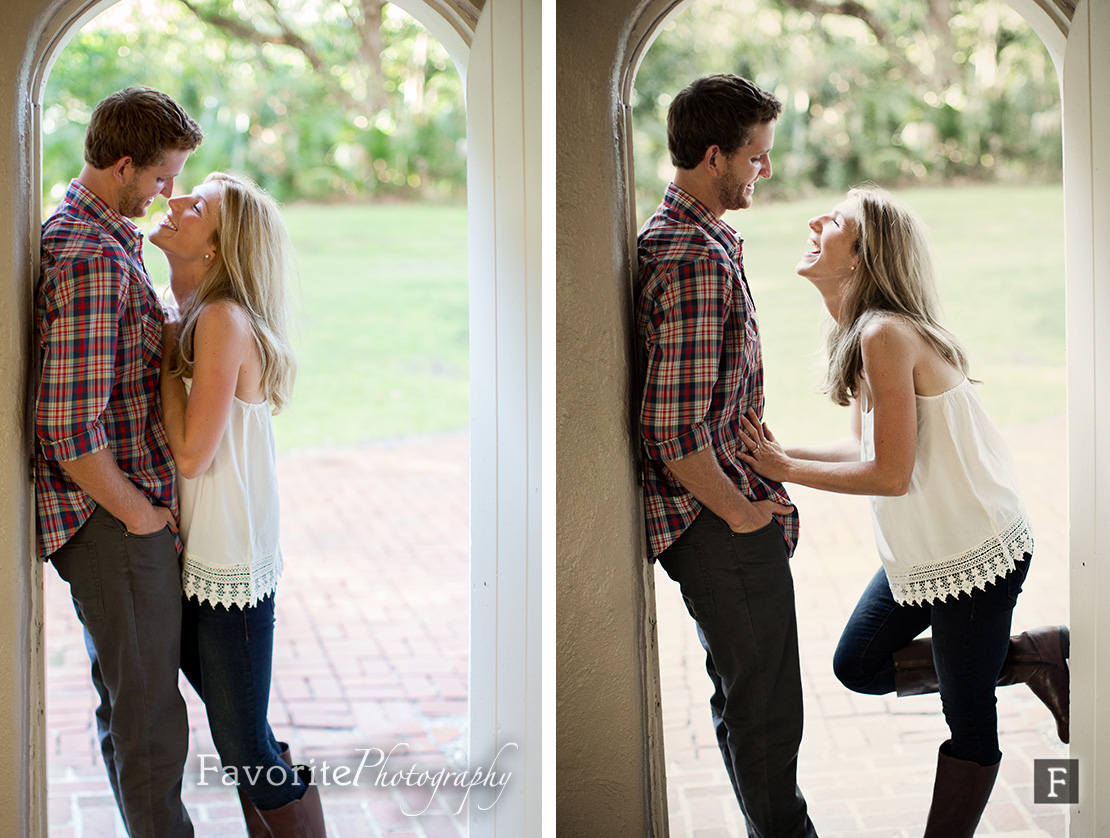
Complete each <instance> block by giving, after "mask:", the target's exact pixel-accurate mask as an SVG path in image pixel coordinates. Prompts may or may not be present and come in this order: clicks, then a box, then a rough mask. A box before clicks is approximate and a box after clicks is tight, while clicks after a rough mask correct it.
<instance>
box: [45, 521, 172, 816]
mask: <svg viewBox="0 0 1110 838" xmlns="http://www.w3.org/2000/svg"><path fill="white" fill-rule="evenodd" d="M50 560H51V561H52V562H53V563H54V566H55V567H56V568H57V570H58V573H59V575H61V577H62V578H63V579H65V580H66V582H68V583H69V589H70V594H71V596H72V597H73V606H74V608H75V609H76V610H77V616H78V617H79V618H80V619H81V623H82V625H83V626H84V627H85V645H86V647H87V648H88V651H89V658H90V660H91V662H92V680H93V685H94V686H95V687H96V691H97V693H98V694H99V695H100V706H99V707H98V708H97V711H96V723H97V730H98V733H99V735H100V748H101V752H102V753H103V754H104V764H105V766H106V767H107V769H108V779H109V780H110V782H111V784H112V791H113V792H115V795H116V802H117V803H118V804H119V809H120V813H121V814H122V816H123V822H124V824H125V825H126V827H127V831H128V833H129V834H130V835H131V836H132V838H191V836H192V835H193V825H192V822H191V821H190V820H189V814H188V812H186V811H185V807H184V805H183V804H182V802H181V780H182V774H183V772H184V769H185V758H186V756H187V755H188V753H189V722H188V718H187V716H186V712H185V701H184V699H182V697H181V692H180V691H179V690H178V688H177V672H178V666H179V663H180V659H181V566H180V562H179V560H178V556H177V547H176V545H175V542H174V537H173V533H171V532H170V530H169V528H168V527H167V528H166V529H164V530H162V531H161V532H158V533H154V534H153V535H145V536H136V535H131V534H129V533H128V532H127V529H126V527H124V525H123V524H122V523H121V522H120V521H118V520H116V519H115V518H114V517H112V516H111V515H110V514H108V513H107V512H106V511H104V510H103V509H101V508H99V507H98V508H97V509H96V511H94V512H93V514H92V517H90V518H89V520H88V521H86V522H85V525H84V526H83V527H81V529H79V530H78V531H77V532H76V533H74V535H73V537H72V538H71V539H70V540H69V541H67V542H66V543H65V545H63V546H62V547H61V549H59V550H58V551H57V552H55V553H54V555H53V556H51V557H50Z"/></svg>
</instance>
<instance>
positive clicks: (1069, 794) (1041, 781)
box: [1033, 759, 1079, 805]
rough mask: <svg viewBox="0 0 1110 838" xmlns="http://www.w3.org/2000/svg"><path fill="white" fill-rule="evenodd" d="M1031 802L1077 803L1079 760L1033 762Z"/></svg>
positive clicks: (1039, 760)
mask: <svg viewBox="0 0 1110 838" xmlns="http://www.w3.org/2000/svg"><path fill="white" fill-rule="evenodd" d="M1033 802H1034V803H1056V804H1064V805H1066V804H1071V803H1078V802H1079V760H1077V759H1035V760H1033Z"/></svg>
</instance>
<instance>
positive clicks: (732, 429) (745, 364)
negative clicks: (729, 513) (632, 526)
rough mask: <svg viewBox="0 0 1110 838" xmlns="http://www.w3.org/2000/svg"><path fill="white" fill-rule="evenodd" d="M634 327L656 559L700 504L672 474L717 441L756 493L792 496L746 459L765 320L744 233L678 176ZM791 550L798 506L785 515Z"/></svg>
mask: <svg viewBox="0 0 1110 838" xmlns="http://www.w3.org/2000/svg"><path fill="white" fill-rule="evenodd" d="M638 241H639V261H640V266H639V273H638V276H637V279H636V315H635V317H636V329H637V333H638V335H639V339H640V345H641V348H642V349H643V352H644V355H643V363H644V368H643V371H644V391H643V399H642V401H641V404H640V433H641V436H642V440H643V450H644V467H643V482H644V486H643V490H644V507H645V511H646V513H647V534H648V547H649V553H650V555H651V557H652V558H653V559H654V558H655V557H657V556H658V555H659V554H660V553H662V552H663V551H664V550H666V549H667V547H669V546H670V545H671V543H672V542H674V540H675V539H677V538H678V537H679V536H680V535H682V533H683V531H684V530H685V529H686V527H688V526H689V525H690V523H691V522H693V520H694V518H696V517H697V515H698V513H699V512H700V511H701V508H702V506H701V504H700V503H699V502H698V501H697V500H696V499H695V498H694V496H693V495H691V494H690V493H689V492H688V491H686V489H685V488H683V486H682V484H681V483H679V482H678V480H677V479H676V478H675V477H674V475H673V474H671V472H670V470H669V469H668V468H667V467H666V465H665V464H664V463H663V460H664V459H668V460H677V459H681V458H683V457H687V456H689V455H690V454H694V453H696V452H697V451H700V450H702V449H703V448H708V447H712V449H713V451H714V452H715V453H716V455H717V461H718V462H719V463H720V465H721V468H722V469H723V470H724V473H725V475H726V476H727V477H728V478H729V479H730V480H731V481H732V482H733V484H735V486H736V487H737V488H738V489H739V490H740V491H741V492H742V493H743V494H744V496H745V497H747V498H748V499H749V500H753V501H754V500H766V499H771V500H775V501H778V502H779V503H790V499H789V497H788V496H787V494H786V490H785V489H784V488H783V486H782V484H781V483H778V482H776V481H773V480H767V479H765V478H763V477H760V476H759V475H758V474H756V473H755V472H754V471H752V470H751V469H750V468H749V467H748V466H747V465H746V464H745V463H744V462H743V461H742V460H741V459H740V458H739V456H737V455H738V452H739V451H740V450H742V448H743V444H742V443H741V441H740V417H741V416H743V415H744V414H746V413H747V411H748V409H749V408H754V409H755V411H756V413H757V414H758V415H759V416H760V417H762V416H763V355H762V351H761V349H760V344H759V322H758V320H757V319H756V313H755V304H754V303H753V302H752V297H751V292H750V290H749V289H748V280H747V277H746V276H745V275H744V260H743V255H742V253H743V242H742V240H741V239H740V238H739V237H738V236H737V234H736V231H735V230H733V229H732V228H731V227H729V226H728V225H727V224H726V223H724V221H722V220H720V219H719V218H717V217H715V216H714V215H713V214H712V213H711V212H710V211H709V209H708V208H707V207H706V206H705V205H704V204H702V203H700V202H699V201H697V200H695V199H694V198H693V197H692V196H690V195H689V194H688V193H686V192H684V191H683V190H681V189H679V188H678V187H677V186H675V185H674V184H673V183H672V184H671V185H670V186H669V187H668V188H667V192H666V195H665V196H664V198H663V203H662V205H661V206H660V207H659V209H658V210H656V212H655V215H653V216H652V217H651V218H650V219H649V220H648V222H647V224H645V225H644V228H643V229H642V230H641V231H640V235H639V240H638ZM779 521H780V523H781V524H782V525H783V531H784V532H785V535H786V541H787V549H788V551H789V552H790V553H791V554H793V551H794V546H795V544H796V543H797V540H798V513H797V511H796V510H795V511H793V512H792V513H791V514H790V515H787V516H785V517H780V518H779Z"/></svg>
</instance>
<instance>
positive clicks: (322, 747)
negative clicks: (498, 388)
mask: <svg viewBox="0 0 1110 838" xmlns="http://www.w3.org/2000/svg"><path fill="white" fill-rule="evenodd" d="M1006 435H1007V438H1008V440H1009V442H1010V444H1011V446H1012V447H1013V450H1014V453H1015V455H1016V456H1017V458H1018V461H1019V464H1020V466H1021V468H1022V472H1023V485H1024V488H1025V492H1026V501H1027V504H1028V506H1029V509H1030V513H1031V516H1032V518H1033V523H1034V527H1035V529H1036V538H1037V552H1036V556H1035V558H1034V561H1033V566H1032V569H1031V571H1030V577H1029V581H1028V582H1027V584H1026V588H1025V592H1024V593H1023V594H1022V598H1021V600H1020V602H1019V604H1018V607H1017V610H1016V611H1015V615H1014V624H1015V630H1020V629H1021V628H1025V627H1031V626H1036V625H1042V624H1050V623H1062V622H1066V620H1067V596H1068V577H1067V491H1066V490H1067V480H1066V444H1065V439H1064V423H1063V420H1062V419H1061V420H1056V421H1053V422H1048V423H1043V424H1038V425H1034V426H1028V427H1022V428H1016V429H1009V430H1007V431H1006ZM279 468H280V476H281V480H282V504H283V506H282V515H283V539H282V540H283V549H284V551H285V554H286V571H285V575H284V577H283V578H282V580H281V583H280V584H279V586H278V627H277V643H276V647H277V648H276V653H275V665H274V669H275V672H274V676H275V681H274V690H273V696H272V698H271V703H270V713H271V715H270V718H271V721H272V722H273V724H274V726H275V730H276V731H277V732H278V734H279V736H281V737H283V738H285V739H287V740H288V741H290V742H291V743H293V749H294V755H295V756H297V757H298V758H299V759H302V760H304V761H309V760H313V759H314V760H315V763H316V765H317V766H320V765H322V764H323V763H324V762H325V761H327V762H328V763H329V765H332V766H334V765H337V764H339V763H344V764H352V763H357V760H358V758H359V757H360V753H359V749H364V748H380V749H383V750H388V749H389V748H391V747H392V746H393V745H394V744H397V743H407V745H408V746H409V749H408V750H407V752H406V753H405V755H404V756H403V757H402V758H400V759H397V758H395V759H394V760H393V762H392V763H391V766H394V765H395V766H396V768H397V769H398V770H401V769H407V768H409V767H411V766H412V765H414V764H416V765H418V766H420V767H422V768H423V767H428V768H435V767H437V766H444V765H447V766H452V767H461V766H462V765H463V762H464V760H465V724H466V679H467V589H468V577H467V544H468V535H467V505H468V504H467V491H468V489H467V438H466V435H465V434H456V435H445V436H437V437H432V438H414V439H406V440H399V441H392V442H389V443H381V444H374V445H366V446H360V447H357V448H353V449H344V450H341V451H314V452H305V453H299V454H296V455H291V456H287V457H283V458H282V459H281V462H280V466H279ZM791 488H792V494H793V495H794V498H795V500H796V501H797V503H798V505H799V508H800V509H801V512H802V517H803V528H802V533H803V534H802V542H801V544H800V545H799V547H798V551H797V553H796V555H795V557H794V559H793V560H792V566H793V570H794V577H795V584H796V588H797V610H798V617H799V629H800V634H801V648H802V667H803V679H804V690H805V702H806V728H805V736H804V739H803V741H802V750H801V756H800V783H801V786H802V789H803V790H804V791H805V794H806V797H807V800H808V801H809V804H810V809H811V813H812V817H813V820H814V823H815V824H816V826H817V828H818V831H819V833H820V834H821V836H822V838H848V836H853V838H856V837H857V836H858V837H860V838H866V837H867V836H875V838H879V836H881V837H882V838H911V836H912V837H913V838H916V836H920V834H921V831H922V826H923V824H924V820H925V813H926V810H927V807H928V802H929V796H930V791H931V787H932V777H933V767H934V765H935V758H936V747H937V745H938V744H939V743H940V742H941V741H942V740H943V739H944V738H945V733H946V728H945V725H944V720H943V718H942V716H941V714H940V702H939V699H938V697H937V696H935V695H933V696H914V697H911V698H903V699H897V698H895V697H893V696H882V697H874V696H862V695H856V694H854V693H851V692H849V691H848V690H846V689H845V688H844V687H843V686H841V685H840V683H839V682H837V681H836V679H835V677H834V676H833V674H832V669H831V664H830V661H831V659H832V651H833V649H834V647H835V645H836V641H837V639H838V637H839V635H840V631H841V628H842V627H843V621H844V620H845V619H846V618H847V616H848V614H849V613H850V612H851V609H852V607H853V606H854V604H855V602H856V599H857V597H858V595H859V593H860V591H861V590H862V587H863V585H864V584H865V583H866V581H867V580H868V579H869V578H870V576H871V574H872V573H873V572H874V569H875V567H876V566H877V564H876V563H877V558H876V554H875V549H874V543H873V537H872V533H871V523H870V517H869V512H868V509H867V502H866V500H865V499H862V498H852V497H843V496H836V495H829V494H822V493H818V492H810V491H806V490H801V489H797V488H796V487H791ZM45 575H46V600H47V604H46V611H47V624H48V625H47V694H48V703H47V728H48V734H47V735H48V749H49V763H48V768H49V778H50V794H49V800H50V836H51V838H122V836H123V835H124V832H123V829H122V826H121V825H120V823H119V816H118V814H117V813H116V807H115V802H114V800H113V799H112V795H111V792H110V790H109V789H108V784H107V779H106V776H105V774H104V768H103V765H102V763H101V761H100V757H99V753H98V749H97V746H96V742H95V739H96V737H95V728H94V724H93V719H92V712H93V707H94V695H93V692H92V688H91V685H90V684H89V677H88V672H87V668H88V662H87V658H86V655H85V651H84V648H83V646H82V642H81V635H80V626H79V624H78V623H77V620H76V617H75V616H74V615H73V609H72V607H71V605H70V603H69V597H68V593H67V591H66V588H65V584H64V583H63V582H61V581H60V580H59V579H58V578H57V574H56V573H55V572H54V570H53V568H47V571H46V574H45ZM656 580H657V591H656V599H657V607H658V631H659V652H660V670H661V677H662V688H663V715H664V726H665V747H666V766H667V780H668V807H669V812H670V834H671V836H673V838H686V836H689V837H690V838H694V836H696V838H726V836H742V835H743V834H744V830H743V827H742V823H741V820H740V813H739V808H738V807H737V805H736V801H735V799H734V798H733V796H732V791H731V789H730V787H729V784H728V779H727V776H726V775H725V771H724V767H723V764H722V762H721V759H720V754H719V752H718V750H717V745H716V741H715V739H714V736H713V732H712V730H711V727H710V723H709V713H708V706H707V702H708V696H709V690H708V679H707V678H706V676H705V670H704V655H703V653H702V651H701V647H700V646H699V645H698V642H697V638H696V636H695V634H694V631H693V624H692V622H691V621H690V618H689V616H688V615H687V614H686V612H685V609H684V607H683V605H682V602H681V598H680V597H679V595H678V591H677V587H676V586H675V585H674V583H672V582H671V581H670V580H669V579H668V578H666V574H665V573H662V572H658V573H657V574H656ZM183 692H184V694H185V695H186V696H187V698H188V702H189V714H190V722H191V727H192V751H191V754H190V759H189V765H188V769H187V773H186V792H185V794H186V802H187V805H188V806H189V810H190V812H191V814H192V816H193V818H194V821H195V822H196V823H197V833H198V835H202V836H241V835H243V834H244V830H243V826H242V819H241V816H240V814H239V808H238V804H237V802H236V799H235V796H234V792H233V790H231V789H228V788H225V787H223V786H221V785H218V783H217V779H216V776H215V774H214V773H213V772H207V773H206V774H205V775H204V776H203V777H202V776H201V774H200V768H201V756H202V755H211V754H214V753H215V751H214V749H213V747H212V743H211V740H210V739H209V737H208V733H207V725H206V723H205V720H204V716H203V708H202V707H201V705H200V702H199V701H198V700H197V699H196V697H195V695H193V693H192V691H191V689H190V688H189V687H188V685H184V687H183ZM998 696H999V698H998V702H999V719H1000V728H1001V731H1002V735H1001V745H1002V750H1003V754H1004V756H1003V761H1002V769H1001V772H1000V774H999V780H998V784H997V786H996V787H995V790H994V793H993V795H992V799H991V803H990V804H989V806H988V807H987V811H986V813H985V815H984V818H983V822H982V823H981V825H980V829H979V833H978V834H982V835H994V834H998V835H1009V836H1012V838H1034V836H1038V837H1039V838H1044V836H1052V838H1062V836H1064V835H1065V834H1066V832H1065V830H1066V811H1065V809H1064V808H1063V807H1056V806H1044V805H1041V806H1035V805H1034V804H1033V803H1032V783H1033V780H1032V760H1033V759H1035V758H1048V757H1057V758H1059V757H1063V756H1066V754H1067V747H1066V746H1064V745H1062V744H1061V743H1060V742H1059V741H1058V740H1057V739H1056V736H1055V726H1054V724H1053V721H1052V718H1051V716H1050V715H1049V714H1048V711H1047V710H1045V708H1044V707H1043V705H1041V704H1040V702H1039V701H1037V699H1036V698H1034V697H1033V696H1032V694H1031V693H1030V692H1029V691H1028V689H1027V688H1026V687H1024V686H1022V685H1018V686H1014V687H1006V688H1003V689H1000V690H999V693H998ZM206 764H208V765H211V764H212V762H211V758H209V761H208V762H207V763H206ZM391 770H392V767H391ZM377 774H378V771H376V770H375V771H373V772H372V773H371V772H370V771H369V770H367V771H365V772H364V774H363V777H364V778H369V782H368V781H367V779H363V780H362V782H361V783H360V785H359V787H358V788H350V787H348V788H342V787H337V786H334V785H333V786H327V787H325V788H324V789H322V796H323V800H324V807H325V810H326V814H327V819H328V827H329V830H330V831H329V834H332V835H336V836H339V838H347V836H357V837H358V838H368V836H374V837H375V838H376V836H391V838H401V836H406V838H441V836H461V835H464V834H465V832H466V830H465V826H464V825H463V823H464V818H465V810H464V811H463V813H462V814H461V815H458V816H456V815H455V814H454V812H455V810H456V809H457V808H458V806H459V802H458V800H457V796H450V795H446V794H443V793H441V794H440V795H439V796H438V797H437V798H436V799H435V800H433V801H432V803H431V805H430V806H429V807H428V810H427V812H425V813H424V814H423V815H421V816H419V817H407V816H406V815H405V814H404V811H403V810H407V811H410V812H412V811H416V810H419V809H421V808H423V807H424V804H425V803H427V802H428V800H427V798H428V795H427V794H426V793H424V794H420V793H418V792H419V791H420V790H419V789H417V790H415V791H412V790H410V791H409V794H408V795H407V796H406V795H405V794H404V793H402V791H399V790H397V789H396V788H394V789H385V788H382V787H381V786H380V785H374V784H373V778H374V776H375V775H377ZM386 776H389V775H388V773H387V775H386ZM202 779H203V780H206V781H207V785H206V786H200V785H199V782H201V781H202ZM632 838H634V836H633V837H632Z"/></svg>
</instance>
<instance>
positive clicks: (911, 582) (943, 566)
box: [887, 515, 1033, 605]
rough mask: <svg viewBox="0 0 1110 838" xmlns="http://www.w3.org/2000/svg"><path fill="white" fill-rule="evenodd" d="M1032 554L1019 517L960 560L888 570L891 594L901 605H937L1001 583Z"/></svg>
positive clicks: (1029, 537)
mask: <svg viewBox="0 0 1110 838" xmlns="http://www.w3.org/2000/svg"><path fill="white" fill-rule="evenodd" d="M1032 552H1033V531H1032V528H1031V527H1030V525H1029V520H1028V519H1027V518H1026V517H1025V516H1024V515H1022V516H1021V517H1020V518H1018V519H1017V520H1016V521H1014V522H1013V523H1012V524H1010V526H1008V527H1007V528H1006V529H1005V530H1003V531H1002V532H1001V533H1000V534H999V535H997V536H995V537H993V538H989V539H987V540H986V541H984V542H983V543H982V544H980V545H979V546H978V547H976V548H975V549H973V550H969V551H968V552H966V553H964V554H963V555H961V556H956V557H955V558H951V559H945V560H944V561H941V562H936V563H935V564H929V565H918V566H917V567H911V568H908V569H906V570H904V571H900V572H893V573H892V572H891V570H890V569H889V568H888V569H887V581H888V582H889V583H890V592H891V594H892V595H893V596H894V599H895V601H896V602H898V603H901V604H902V605H917V604H918V603H921V602H937V601H938V600H942V599H946V598H948V597H950V596H951V597H958V596H959V595H960V594H970V593H971V592H972V590H974V589H975V588H979V589H981V590H985V589H986V587H987V585H989V584H990V583H991V582H994V581H995V580H996V579H1001V578H1002V577H1004V576H1005V575H1006V574H1008V573H1009V572H1010V571H1011V570H1013V569H1014V564H1015V562H1018V561H1020V560H1021V559H1022V558H1023V557H1024V556H1025V554H1026V553H1029V554H1032Z"/></svg>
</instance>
